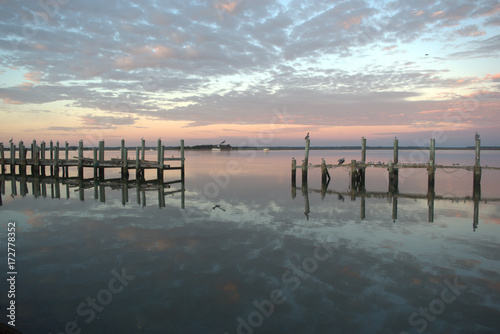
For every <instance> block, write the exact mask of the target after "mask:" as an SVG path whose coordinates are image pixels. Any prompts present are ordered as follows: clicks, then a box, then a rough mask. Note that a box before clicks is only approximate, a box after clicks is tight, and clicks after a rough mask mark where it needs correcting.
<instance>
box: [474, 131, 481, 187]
mask: <svg viewBox="0 0 500 334" xmlns="http://www.w3.org/2000/svg"><path fill="white" fill-rule="evenodd" d="M474 160H475V163H474V184H473V189H474V190H475V189H476V188H479V187H481V164H480V162H481V139H479V136H476V150H475V159H474Z"/></svg>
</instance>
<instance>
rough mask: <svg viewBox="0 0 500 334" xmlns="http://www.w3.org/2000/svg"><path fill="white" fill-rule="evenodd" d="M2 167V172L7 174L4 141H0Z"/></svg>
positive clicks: (0, 167) (0, 163)
mask: <svg viewBox="0 0 500 334" xmlns="http://www.w3.org/2000/svg"><path fill="white" fill-rule="evenodd" d="M0 169H1V172H2V174H5V153H4V150H3V143H0Z"/></svg>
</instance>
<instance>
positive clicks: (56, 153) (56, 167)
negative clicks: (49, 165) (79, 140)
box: [53, 141, 59, 198]
mask: <svg viewBox="0 0 500 334" xmlns="http://www.w3.org/2000/svg"><path fill="white" fill-rule="evenodd" d="M53 166H54V175H55V177H56V178H57V177H59V141H57V142H56V147H55V151H54V162H53ZM58 198H59V197H58Z"/></svg>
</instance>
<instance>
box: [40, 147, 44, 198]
mask: <svg viewBox="0 0 500 334" xmlns="http://www.w3.org/2000/svg"><path fill="white" fill-rule="evenodd" d="M40 160H45V141H43V140H42V142H41V143H40ZM40 167H41V173H40V174H41V175H42V176H45V165H42V166H40ZM42 190H43V189H42Z"/></svg>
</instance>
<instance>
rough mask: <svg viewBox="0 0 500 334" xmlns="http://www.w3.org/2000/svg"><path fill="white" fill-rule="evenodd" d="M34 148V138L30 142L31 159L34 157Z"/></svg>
mask: <svg viewBox="0 0 500 334" xmlns="http://www.w3.org/2000/svg"><path fill="white" fill-rule="evenodd" d="M35 150H36V139H33V142H32V143H31V159H34V156H35V152H36V151H35Z"/></svg>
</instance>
